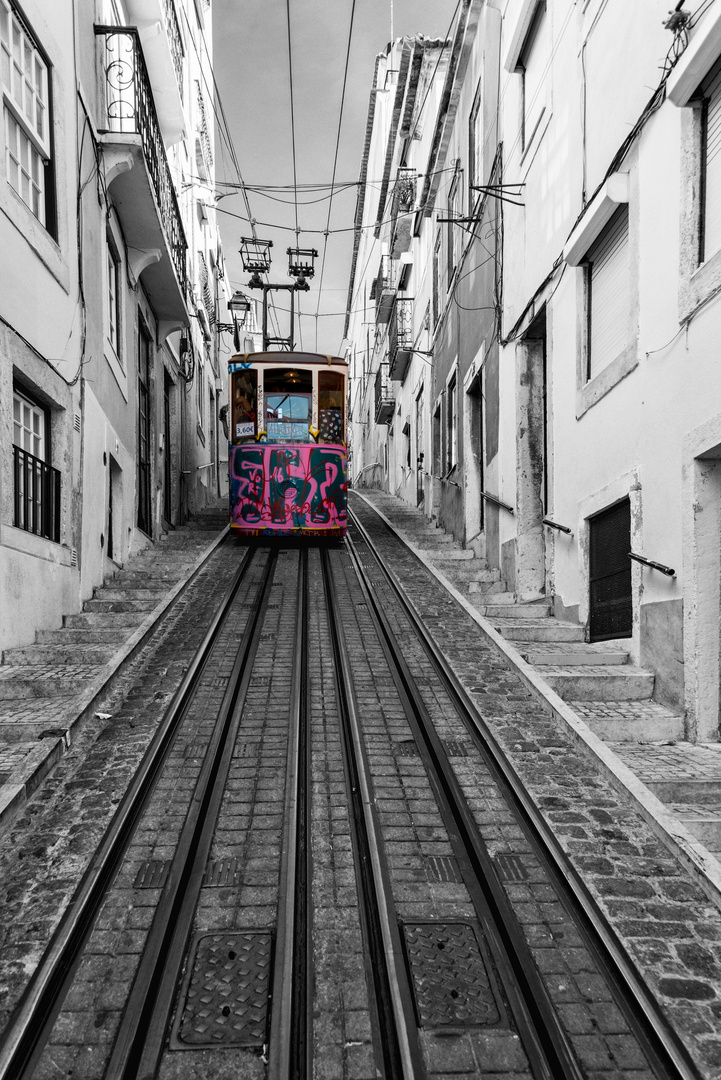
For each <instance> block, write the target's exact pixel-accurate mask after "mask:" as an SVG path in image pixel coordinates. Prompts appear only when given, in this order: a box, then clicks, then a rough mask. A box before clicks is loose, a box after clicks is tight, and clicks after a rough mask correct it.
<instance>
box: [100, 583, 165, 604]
mask: <svg viewBox="0 0 721 1080" xmlns="http://www.w3.org/2000/svg"><path fill="white" fill-rule="evenodd" d="M168 591H169V590H168V589H165V588H163V589H149V588H143V589H139V588H133V587H131V588H128V589H126V588H124V587H123V588H117V589H115V588H114V589H109V588H108V587H107V586H104V587H103V588H102V589H95V590H94V593H93V600H152V601H153V602H154V603H156V604H157V603H159V602H160V599H161V596H162V594H163V593H165V592H168Z"/></svg>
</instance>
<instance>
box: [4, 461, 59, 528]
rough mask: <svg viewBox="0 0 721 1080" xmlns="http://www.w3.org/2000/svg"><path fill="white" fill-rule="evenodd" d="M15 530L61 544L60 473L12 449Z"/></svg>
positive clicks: (42, 462)
mask: <svg viewBox="0 0 721 1080" xmlns="http://www.w3.org/2000/svg"><path fill="white" fill-rule="evenodd" d="M13 455H14V492H15V505H14V514H13V525H14V526H15V527H16V528H17V529H25V531H26V532H31V533H35V534H36V535H37V536H44V537H45V538H46V540H54V541H55V543H56V544H59V543H60V473H59V472H58V470H57V469H53V468H52V467H51V466H50V465H46V464H45V462H44V461H41V460H40V458H36V457H33V455H32V454H29V453H28V452H27V450H23V449H21V447H19V446H13Z"/></svg>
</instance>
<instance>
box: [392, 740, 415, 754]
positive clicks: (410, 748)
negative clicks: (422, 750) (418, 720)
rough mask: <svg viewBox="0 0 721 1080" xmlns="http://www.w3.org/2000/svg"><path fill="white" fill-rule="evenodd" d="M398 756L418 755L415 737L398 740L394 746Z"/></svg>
mask: <svg viewBox="0 0 721 1080" xmlns="http://www.w3.org/2000/svg"><path fill="white" fill-rule="evenodd" d="M393 749H394V750H395V752H396V754H397V755H398V757H418V746H417V745H416V743H415V742H414V741H413V739H406V740H405V741H404V742H397V743H396V744H395V746H394V747H393Z"/></svg>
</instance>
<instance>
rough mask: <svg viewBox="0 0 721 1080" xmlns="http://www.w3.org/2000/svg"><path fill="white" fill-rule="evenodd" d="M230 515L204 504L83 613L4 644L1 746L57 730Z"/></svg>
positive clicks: (110, 579) (116, 575) (97, 593)
mask: <svg viewBox="0 0 721 1080" xmlns="http://www.w3.org/2000/svg"><path fill="white" fill-rule="evenodd" d="M227 520H228V512H227V506H226V505H225V503H223V504H219V505H218V506H217V507H216V506H213V507H210V508H208V509H206V510H203V511H201V512H200V513H199V514H198V515H197V516H196V518H194V519H193V520H192V521H190V522H189V523H188V524H187V525H184V526H180V527H178V528H176V529H173V530H172V531H171V532H168V533H164V534H162V536H161V537H160V539H159V542H157V543H155V544H152V545H150V546H149V547H148V548H146V549H144V550H143V551H142V552H140V553H138V554H137V555H135V556H134V557H132V558H131V559H129V560H128V563H127V565H126V566H125V567H122V568H120V567H118V568H117V569H114V570H113V571H112V572H111V573H110V574H108V576H107V577H106V579H105V582H104V583H103V585H102V586H101V587H99V588H96V589H95V590H94V592H93V596H92V597H91V598H90V599H89V600H86V601H85V602H84V604H83V610H82V612H81V613H80V614H75V615H66V616H65V617H64V619H63V626H62V627H61V628H59V629H57V630H42V631H39V632H38V633H37V635H36V641H35V644H33V645H23V646H20V647H17V648H10V649H5V650H4V651H3V653H2V663H0V749H1V747H2V744H3V743H5V744H12V743H14V742H18V741H19V740H22V739H28V738H36V739H37V738H38V737H42V736H43V734H44V733H45V732H47V731H48V730H50V731H55V730H56V729H57V727H58V717H59V715H60V714H61V713H62V712H63V710H64V708H65V707H66V706H67V705H69V703H70V702H71V701H72V700H73V698H74V697H76V696H77V694H78V693H81V692H82V691H83V689H84V688H85V687H86V686H88V685H89V684H90V683H92V682H93V680H94V679H96V678H97V677H98V675H99V674H100V672H101V670H102V668H103V667H104V666H105V665H106V664H108V663H109V662H110V661H111V660H112V659H113V657H114V656H115V655H116V654H117V652H118V651H119V650H120V649H121V648H122V647H123V646H124V644H125V643H126V642H127V641H128V640H129V639H130V638H131V637H132V636H133V634H134V633H135V632H136V630H137V628H138V627H139V626H140V625H141V624H142V623H143V622H144V621H145V620H146V619H147V618H148V616H149V615H150V614H151V613H152V612H153V611H154V610H155V609H156V608H157V607H158V605H159V604H161V603H162V602H163V601H164V600H165V598H166V596H167V595H168V593H169V592H170V591H171V590H172V589H173V588H174V586H175V585H177V583H178V582H180V581H181V580H183V579H184V578H185V577H186V576H187V575H188V573H189V572H190V570H191V569H192V568H193V566H194V565H195V563H196V562H197V559H198V558H199V556H200V554H201V553H202V551H203V550H205V549H206V548H207V547H208V546H209V545H210V544H211V543H212V542H213V540H214V539H215V538H216V537H217V535H218V533H219V532H220V531H221V529H222V528H224V526H225V525H226V524H227ZM0 771H1V770H0Z"/></svg>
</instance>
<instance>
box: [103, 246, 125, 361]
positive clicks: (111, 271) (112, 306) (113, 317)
mask: <svg viewBox="0 0 721 1080" xmlns="http://www.w3.org/2000/svg"><path fill="white" fill-rule="evenodd" d="M105 247H106V256H107V257H106V273H107V280H106V283H105V286H106V288H105V299H106V311H105V314H106V318H107V328H106V329H107V333H106V337H107V340H108V343H109V344H110V346H111V348H112V350H113V352H114V354H115V357H116V359H117V361H118V363H119V364H120V366H121V367H122V366H123V341H122V303H121V295H120V294H121V282H122V275H121V270H122V261H121V258H120V255H119V253H118V249H117V247H116V245H115V240H114V238H113V236H112V233H110V232H109V231H108V232H107V234H106V239H105ZM113 330H114V334H113Z"/></svg>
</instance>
